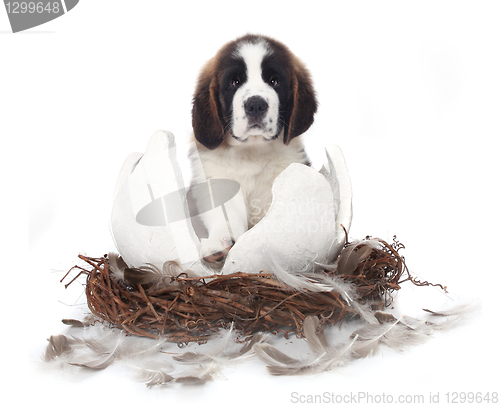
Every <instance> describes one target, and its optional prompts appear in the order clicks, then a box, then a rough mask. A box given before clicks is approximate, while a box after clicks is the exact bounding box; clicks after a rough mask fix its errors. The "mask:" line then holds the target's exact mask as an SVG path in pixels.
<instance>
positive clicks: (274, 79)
mask: <svg viewBox="0 0 500 407" xmlns="http://www.w3.org/2000/svg"><path fill="white" fill-rule="evenodd" d="M269 85H271V86H272V87H273V88H275V87H276V86H278V85H279V81H278V78H277V77H276V76H271V77H270V78H269Z"/></svg>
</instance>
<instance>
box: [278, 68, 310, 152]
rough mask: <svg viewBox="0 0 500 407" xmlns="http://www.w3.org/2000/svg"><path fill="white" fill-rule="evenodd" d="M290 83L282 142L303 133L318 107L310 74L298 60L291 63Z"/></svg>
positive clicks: (288, 141)
mask: <svg viewBox="0 0 500 407" xmlns="http://www.w3.org/2000/svg"><path fill="white" fill-rule="evenodd" d="M293 66H294V70H293V73H292V77H291V81H290V85H291V90H292V95H291V100H290V104H289V107H288V109H287V116H288V117H289V119H288V120H286V118H285V122H286V123H287V124H288V125H285V129H284V134H283V142H284V143H285V144H288V143H290V140H291V139H293V138H294V137H297V136H300V135H301V134H302V133H304V132H305V131H306V130H307V129H308V128H309V127H310V126H311V124H313V122H314V114H315V113H316V110H317V109H318V102H317V101H316V94H315V93H314V88H313V85H312V80H311V76H310V75H309V72H308V71H307V69H306V68H305V67H304V65H303V64H302V63H301V62H300V61H299V60H295V61H294V63H293Z"/></svg>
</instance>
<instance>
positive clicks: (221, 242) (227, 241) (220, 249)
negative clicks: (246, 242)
mask: <svg viewBox="0 0 500 407" xmlns="http://www.w3.org/2000/svg"><path fill="white" fill-rule="evenodd" d="M200 243H201V246H200V255H201V257H202V258H203V260H204V261H206V262H207V263H219V264H220V263H223V262H224V260H226V256H227V254H228V253H229V250H230V249H231V247H233V245H234V243H235V242H234V240H233V239H232V238H231V237H222V238H217V239H214V238H210V237H209V238H208V239H201V242H200Z"/></svg>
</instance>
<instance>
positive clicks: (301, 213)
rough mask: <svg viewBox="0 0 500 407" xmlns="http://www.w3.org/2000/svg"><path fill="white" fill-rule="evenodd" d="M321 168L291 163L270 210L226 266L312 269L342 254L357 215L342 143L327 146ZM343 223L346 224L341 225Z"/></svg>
mask: <svg viewBox="0 0 500 407" xmlns="http://www.w3.org/2000/svg"><path fill="white" fill-rule="evenodd" d="M326 155H327V163H326V164H325V165H324V166H323V168H322V169H321V171H320V172H316V171H315V170H313V169H312V168H310V167H307V166H305V165H302V164H291V165H290V166H289V167H288V168H287V169H285V170H284V171H283V172H282V173H281V174H280V175H279V176H278V177H277V178H276V180H275V182H274V184H273V189H272V192H273V200H272V203H271V206H270V208H269V211H268V213H267V214H266V216H265V217H264V218H263V219H262V220H261V221H260V222H259V223H258V224H257V225H255V226H254V227H253V228H252V229H250V230H249V231H248V232H246V233H245V234H244V235H242V236H241V237H240V238H239V239H238V241H237V242H236V244H235V245H234V246H233V248H232V249H231V251H230V252H229V255H228V257H227V259H226V263H225V265H224V267H223V269H222V273H223V274H231V273H234V272H237V271H243V272H248V273H258V272H259V271H261V270H266V271H268V272H272V271H273V267H276V266H279V267H281V268H282V269H284V270H290V271H295V272H299V271H304V272H305V271H312V270H313V269H314V262H318V263H324V262H328V261H330V260H332V259H334V258H335V257H337V256H338V254H339V253H340V251H341V250H342V247H343V245H344V243H345V232H344V229H343V227H345V229H346V231H349V228H350V225H351V219H352V192H351V182H350V179H349V175H348V173H347V167H346V165H345V161H344V157H343V155H342V152H341V150H340V148H339V147H338V146H331V147H328V148H327V149H326ZM342 226H343V227H342Z"/></svg>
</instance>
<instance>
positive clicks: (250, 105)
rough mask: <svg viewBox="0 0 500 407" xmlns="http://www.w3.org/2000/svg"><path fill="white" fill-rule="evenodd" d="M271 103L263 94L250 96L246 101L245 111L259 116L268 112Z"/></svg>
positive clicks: (250, 114)
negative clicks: (268, 102)
mask: <svg viewBox="0 0 500 407" xmlns="http://www.w3.org/2000/svg"><path fill="white" fill-rule="evenodd" d="M268 108H269V105H268V104H267V102H266V101H265V100H264V98H262V97H261V96H252V97H249V98H248V99H247V100H246V102H245V112H246V113H247V114H248V115H249V116H253V117H259V116H261V115H263V114H264V113H266V112H267V109H268Z"/></svg>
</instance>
